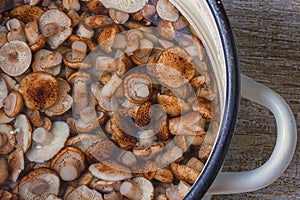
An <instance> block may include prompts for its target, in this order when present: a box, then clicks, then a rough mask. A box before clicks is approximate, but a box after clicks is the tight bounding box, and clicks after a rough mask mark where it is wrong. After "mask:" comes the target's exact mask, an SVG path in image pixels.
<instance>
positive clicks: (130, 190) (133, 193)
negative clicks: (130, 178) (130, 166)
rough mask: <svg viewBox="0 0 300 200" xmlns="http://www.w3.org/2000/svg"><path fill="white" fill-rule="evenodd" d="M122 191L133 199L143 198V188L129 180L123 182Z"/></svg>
mask: <svg viewBox="0 0 300 200" xmlns="http://www.w3.org/2000/svg"><path fill="white" fill-rule="evenodd" d="M120 192H121V194H122V195H123V196H125V197H127V198H129V199H132V200H139V199H142V191H141V189H140V188H139V187H138V186H136V185H134V184H132V183H130V182H127V181H125V182H123V183H122V185H121V187H120Z"/></svg>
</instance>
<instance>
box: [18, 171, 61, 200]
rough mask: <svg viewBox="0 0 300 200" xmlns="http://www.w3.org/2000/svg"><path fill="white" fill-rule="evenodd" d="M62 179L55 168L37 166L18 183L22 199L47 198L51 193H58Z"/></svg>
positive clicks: (41, 199)
mask: <svg viewBox="0 0 300 200" xmlns="http://www.w3.org/2000/svg"><path fill="white" fill-rule="evenodd" d="M59 187H60V180H59V177H58V175H57V174H56V172H55V171H54V170H51V169H47V168H37V169H35V170H33V171H31V172H30V173H29V174H28V175H27V176H24V177H23V178H22V179H21V180H20V182H19V185H18V189H19V194H20V197H21V198H22V199H35V200H43V199H46V198H47V197H48V196H49V195H50V194H54V195H58V192H59Z"/></svg>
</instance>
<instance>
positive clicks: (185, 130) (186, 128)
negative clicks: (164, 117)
mask: <svg viewBox="0 0 300 200" xmlns="http://www.w3.org/2000/svg"><path fill="white" fill-rule="evenodd" d="M201 120H202V117H201V115H200V114H199V113H198V112H192V113H189V114H186V115H184V116H180V117H176V118H172V119H170V120H169V130H170V132H171V133H172V134H173V135H194V136H195V135H203V134H205V133H206V132H205V130H204V127H203V126H202V124H201Z"/></svg>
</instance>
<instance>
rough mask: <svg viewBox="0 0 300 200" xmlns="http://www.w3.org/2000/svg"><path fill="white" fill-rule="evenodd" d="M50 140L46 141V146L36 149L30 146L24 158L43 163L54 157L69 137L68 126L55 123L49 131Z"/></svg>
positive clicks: (59, 122)
mask: <svg viewBox="0 0 300 200" xmlns="http://www.w3.org/2000/svg"><path fill="white" fill-rule="evenodd" d="M50 134H52V136H53V137H52V140H51V141H48V144H47V145H42V146H41V147H40V148H37V147H36V145H34V144H33V145H31V148H30V149H29V151H28V152H27V153H26V157H27V158H28V160H30V161H34V162H44V161H47V160H50V159H51V158H52V157H54V156H55V155H56V154H57V153H58V152H59V151H60V150H61V149H62V148H63V147H64V144H65V142H66V140H67V139H68V137H69V134H70V133H69V126H68V125H67V124H66V123H65V122H61V121H56V122H54V123H53V125H52V129H51V130H50Z"/></svg>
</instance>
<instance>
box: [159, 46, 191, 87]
mask: <svg viewBox="0 0 300 200" xmlns="http://www.w3.org/2000/svg"><path fill="white" fill-rule="evenodd" d="M195 71H196V70H195V67H194V65H193V63H192V57H191V56H190V55H189V54H188V53H187V52H186V51H185V50H184V49H183V48H182V47H180V46H175V47H171V48H169V49H166V50H164V51H163V52H162V53H161V54H160V56H159V59H158V61H157V65H156V69H155V75H156V77H157V79H158V80H159V81H160V82H161V83H162V84H164V85H166V86H168V87H170V88H178V87H180V86H182V85H183V84H184V83H186V82H188V81H189V80H190V79H191V78H193V76H194V74H195Z"/></svg>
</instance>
